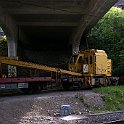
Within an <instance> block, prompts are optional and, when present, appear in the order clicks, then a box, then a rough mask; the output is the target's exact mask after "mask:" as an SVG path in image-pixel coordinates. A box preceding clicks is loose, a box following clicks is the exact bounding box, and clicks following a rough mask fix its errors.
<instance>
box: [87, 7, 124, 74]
mask: <svg viewBox="0 0 124 124" xmlns="http://www.w3.org/2000/svg"><path fill="white" fill-rule="evenodd" d="M88 37H93V38H95V40H96V41H95V42H96V45H95V48H97V49H104V50H105V51H106V52H107V53H108V56H109V58H111V59H112V60H113V74H114V75H118V76H123V74H124V10H123V9H120V8H116V7H113V8H111V9H110V11H109V12H108V13H107V14H105V16H104V17H103V18H102V19H101V20H100V21H99V22H98V23H97V24H96V26H95V27H94V28H92V29H91V32H90V33H89V35H88ZM90 47H92V46H90Z"/></svg>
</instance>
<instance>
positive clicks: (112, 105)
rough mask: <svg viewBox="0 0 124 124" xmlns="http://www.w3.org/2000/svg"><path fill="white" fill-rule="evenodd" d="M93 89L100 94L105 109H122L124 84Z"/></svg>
mask: <svg viewBox="0 0 124 124" xmlns="http://www.w3.org/2000/svg"><path fill="white" fill-rule="evenodd" d="M94 91H95V92H98V93H100V94H102V99H103V101H104V102H105V110H107V111H115V110H124V86H110V87H101V88H95V89H94Z"/></svg>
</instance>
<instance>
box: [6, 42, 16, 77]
mask: <svg viewBox="0 0 124 124" xmlns="http://www.w3.org/2000/svg"><path fill="white" fill-rule="evenodd" d="M16 56H17V43H16V42H15V41H14V40H10V41H9V42H8V57H16ZM16 76H17V69H16V67H15V66H10V65H8V77H16Z"/></svg>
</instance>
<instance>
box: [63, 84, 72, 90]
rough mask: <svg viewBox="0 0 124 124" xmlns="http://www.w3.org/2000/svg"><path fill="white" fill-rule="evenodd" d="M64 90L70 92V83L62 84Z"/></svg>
mask: <svg viewBox="0 0 124 124" xmlns="http://www.w3.org/2000/svg"><path fill="white" fill-rule="evenodd" d="M62 88H63V89H64V90H70V88H71V85H70V83H69V82H62Z"/></svg>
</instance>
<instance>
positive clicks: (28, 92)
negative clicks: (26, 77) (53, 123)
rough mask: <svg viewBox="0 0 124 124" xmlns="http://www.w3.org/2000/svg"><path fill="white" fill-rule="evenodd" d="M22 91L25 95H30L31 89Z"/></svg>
mask: <svg viewBox="0 0 124 124" xmlns="http://www.w3.org/2000/svg"><path fill="white" fill-rule="evenodd" d="M21 91H22V92H23V93H24V94H30V89H29V88H22V89H21Z"/></svg>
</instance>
